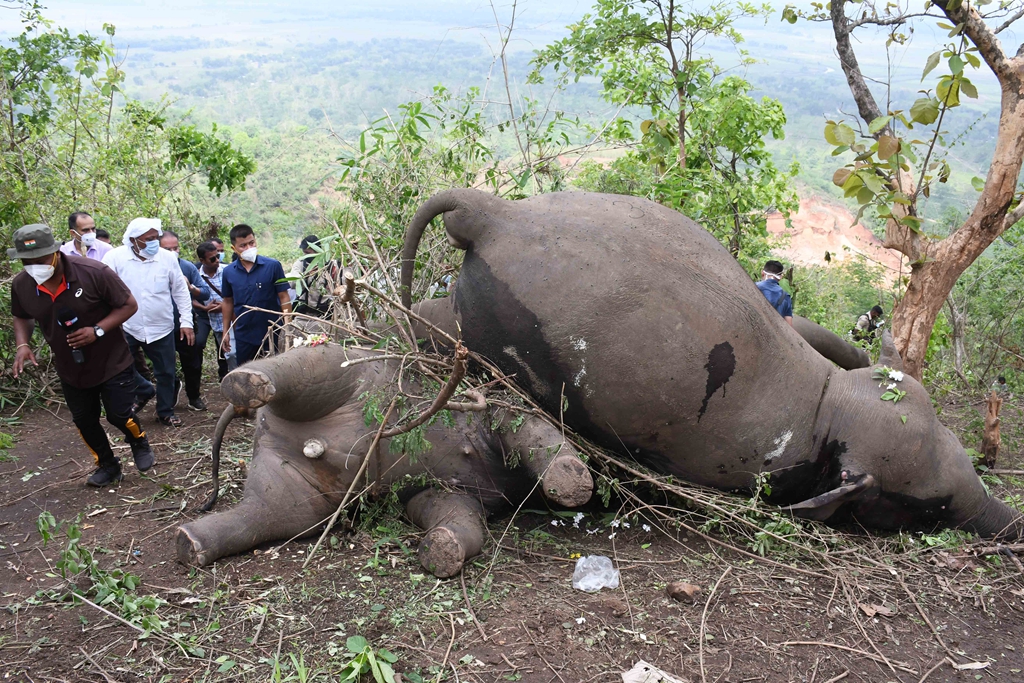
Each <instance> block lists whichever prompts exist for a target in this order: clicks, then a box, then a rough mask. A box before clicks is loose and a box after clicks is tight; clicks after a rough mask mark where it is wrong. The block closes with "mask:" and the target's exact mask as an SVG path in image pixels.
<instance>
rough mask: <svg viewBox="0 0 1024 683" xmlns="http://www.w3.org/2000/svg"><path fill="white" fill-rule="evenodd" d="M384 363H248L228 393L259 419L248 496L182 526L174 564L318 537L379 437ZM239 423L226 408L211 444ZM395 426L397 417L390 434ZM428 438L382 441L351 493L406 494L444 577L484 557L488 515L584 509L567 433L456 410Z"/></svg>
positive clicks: (580, 467)
mask: <svg viewBox="0 0 1024 683" xmlns="http://www.w3.org/2000/svg"><path fill="white" fill-rule="evenodd" d="M379 355H380V354H379V352H370V351H366V350H359V349H351V348H349V349H345V348H343V347H341V346H338V345H336V344H327V345H323V346H318V347H315V348H309V347H303V348H298V349H293V350H290V351H288V352H286V353H284V354H281V355H278V356H274V357H272V358H267V359H263V360H258V361H254V362H251V363H247V364H246V365H244V366H242V367H241V368H239V369H237V370H235V371H233V372H231V373H229V374H228V375H227V376H226V377H225V378H224V381H223V383H222V385H221V389H222V391H223V392H224V394H225V395H226V396H227V398H228V400H229V401H231V404H232V406H234V407H237V408H238V409H239V411H238V412H242V409H249V410H255V411H256V412H255V421H256V434H255V437H254V444H253V458H252V462H251V464H250V465H249V468H248V476H247V479H246V482H245V491H244V494H243V497H242V500H241V502H240V503H238V504H237V505H235V506H234V507H232V508H230V509H227V510H224V511H219V512H216V513H214V514H210V515H206V516H204V517H200V518H199V519H196V520H195V521H192V522H189V523H188V524H185V525H182V526H181V527H180V528H179V529H178V531H177V535H176V542H177V549H178V558H179V560H181V561H182V562H183V563H185V564H190V565H207V564H210V563H211V562H214V561H215V560H217V559H218V558H220V557H224V556H225V555H232V554H236V553H241V552H245V551H247V550H250V549H252V548H254V547H256V546H258V545H260V544H263V543H267V542H271V541H285V540H288V539H290V538H295V537H301V536H305V535H309V534H312V533H319V532H320V530H321V529H322V528H323V525H324V522H325V521H326V520H327V519H328V518H329V517H330V516H331V515H332V513H333V512H334V511H335V510H336V509H337V507H338V506H339V504H340V503H341V502H342V499H343V497H344V494H345V492H346V491H347V490H348V489H349V487H350V486H351V485H352V484H353V481H354V480H355V479H356V475H357V472H358V471H359V468H360V465H361V464H362V463H363V462H364V460H365V459H366V458H367V453H368V451H369V449H370V446H371V444H372V443H373V441H374V437H375V435H376V434H377V432H378V428H379V424H378V423H376V422H375V421H374V420H373V419H372V418H371V419H370V420H369V422H370V424H367V420H366V418H365V417H364V410H365V409H366V404H367V401H368V400H370V399H371V398H372V397H374V396H375V395H376V396H377V398H378V400H384V405H382V406H379V408H380V410H381V411H383V410H385V409H386V407H387V404H388V403H389V401H390V399H386V400H385V399H381V396H382V395H383V394H380V392H381V391H383V390H384V389H386V388H388V387H391V386H393V384H394V381H395V379H396V375H397V372H398V365H399V364H398V363H397V362H396V361H394V360H374V361H371V362H365V359H368V358H373V357H375V356H379ZM403 383H404V384H403V386H404V388H405V390H406V391H409V392H411V393H412V394H414V395H415V394H426V393H427V392H426V391H425V390H424V389H423V387H421V386H419V385H418V384H416V382H415V381H414V380H412V379H410V378H409V377H408V376H406V377H405V378H404V380H403ZM460 403H464V402H461V401H460ZM233 414H235V409H234V408H233V407H231V406H229V408H228V410H227V411H225V416H224V417H223V418H222V420H221V422H220V423H218V432H217V434H216V435H215V441H217V442H219V440H220V438H221V436H222V435H223V430H224V429H225V428H226V427H227V423H228V422H229V421H230V417H231V416H232V415H233ZM397 418H398V412H397V411H396V412H395V413H394V414H392V416H391V419H390V420H389V427H394V425H395V424H396V422H397ZM446 422H447V423H448V424H446ZM423 437H424V439H426V441H427V442H429V443H430V448H429V449H428V450H426V451H424V452H420V453H412V454H410V453H406V452H404V451H402V450H401V449H392V448H391V445H392V444H391V441H392V440H391V439H389V438H383V439H381V441H380V447H379V448H378V449H377V450H376V452H375V453H374V454H373V455H372V456H370V457H369V459H368V460H366V463H367V469H366V473H365V475H363V476H361V477H360V479H359V480H357V481H355V490H356V492H359V491H362V489H363V487H364V486H365V485H366V483H367V482H376V483H377V486H378V487H379V490H380V491H382V492H387V491H389V490H390V489H391V487H392V486H393V485H397V486H398V487H400V488H401V489H402V490H401V491H400V494H399V495H400V497H401V499H402V500H403V501H406V503H407V507H406V511H407V514H408V516H409V518H410V519H411V521H412V522H413V523H415V524H417V525H419V526H420V527H422V528H423V529H425V530H427V534H426V536H425V537H424V539H423V541H422V542H421V544H420V548H419V555H420V560H421V562H422V563H423V566H424V567H425V568H427V569H428V570H429V571H431V572H433V573H434V574H435V575H436V576H439V577H447V576H453V575H454V574H457V573H458V572H459V571H460V570H461V567H462V563H463V562H464V561H465V560H466V559H467V558H469V557H472V556H473V555H476V554H477V553H479V552H480V549H481V547H482V545H483V541H484V538H485V537H486V527H485V526H484V520H485V517H486V516H487V515H488V514H490V513H494V512H500V511H503V510H506V509H508V508H509V507H510V506H515V505H518V504H519V503H520V502H521V501H523V500H524V499H525V498H526V497H527V496H528V495H530V494H531V493H532V492H533V491H535V490H536V491H537V492H538V493H540V494H541V495H543V496H544V497H546V498H547V499H548V500H550V501H551V502H553V503H556V504H558V505H564V506H566V507H578V506H580V505H583V504H584V503H586V502H587V501H588V500H589V499H590V496H591V493H592V491H593V485H594V483H593V478H592V477H591V474H590V471H589V470H588V469H587V467H586V465H584V464H583V462H582V461H581V460H580V459H579V457H578V454H577V453H576V451H575V449H574V448H573V447H572V445H571V444H568V443H564V440H563V438H562V432H561V430H560V429H557V428H555V427H554V426H552V425H551V424H549V423H548V422H546V421H544V420H541V419H540V418H537V417H526V419H525V420H524V419H523V416H521V415H520V416H516V415H513V414H509V413H507V412H505V411H503V410H500V409H496V410H491V409H487V410H486V411H484V412H452V413H451V419H450V420H445V419H437V420H435V421H434V422H433V423H428V424H427V426H426V427H425V428H424V431H423ZM392 450H394V451H395V452H392ZM513 455H514V456H516V459H515V460H514V461H513V457H512V456H513ZM428 484H436V485H437V486H440V487H441V490H434V489H432V488H430V487H429V486H428ZM211 503H212V501H211Z"/></svg>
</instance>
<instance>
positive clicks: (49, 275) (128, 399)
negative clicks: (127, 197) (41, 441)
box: [7, 225, 154, 486]
mask: <svg viewBox="0 0 1024 683" xmlns="http://www.w3.org/2000/svg"><path fill="white" fill-rule="evenodd" d="M58 250H59V245H58V244H57V243H56V242H55V241H54V239H53V233H52V232H51V231H50V228H49V227H48V226H45V225H26V226H25V227H23V228H20V229H19V230H17V231H16V232H15V233H14V248H13V249H8V250H7V257H8V258H11V259H21V262H22V264H24V266H25V269H24V270H23V271H22V272H20V273H18V274H17V275H15V276H14V280H13V281H12V282H11V313H12V314H13V316H14V342H15V344H16V345H17V346H16V347H15V353H14V376H15V378H17V376H18V375H19V374H21V372H22V370H23V369H24V368H25V365H26V364H28V363H31V364H32V365H38V363H36V358H35V355H34V354H33V353H32V347H31V345H30V340H31V338H32V331H33V330H34V329H35V325H36V323H39V326H40V327H41V328H42V331H43V337H44V338H45V339H46V342H47V343H48V344H49V345H50V349H51V351H52V353H53V361H54V365H55V366H56V368H57V376H58V377H59V378H60V383H61V388H62V389H63V391H64V400H65V402H66V403H67V405H68V409H69V410H70V411H71V418H72V419H73V420H74V422H75V426H76V427H78V432H79V434H81V436H82V441H84V442H85V445H86V447H87V448H88V449H89V452H90V453H91V454H92V457H93V460H94V461H95V462H96V471H95V472H93V473H92V474H91V475H90V476H89V478H88V479H87V480H86V483H87V484H88V485H89V486H108V485H110V484H113V483H116V482H118V481H121V479H122V477H123V474H122V472H121V462H120V460H119V459H118V457H117V456H116V455H114V451H113V450H112V449H111V448H110V441H109V440H108V439H107V433H106V432H105V431H104V430H103V426H102V425H101V424H100V407H101V406H102V408H103V410H104V411H106V414H107V422H109V423H110V424H112V425H114V426H115V427H117V428H118V429H119V430H120V431H121V433H123V434H124V438H125V442H126V443H127V444H128V445H129V447H130V448H131V451H132V457H133V458H134V460H135V466H136V467H138V469H139V472H146V471H147V470H149V469H150V468H151V467H152V466H153V462H154V457H153V449H152V448H150V446H149V440H148V439H147V438H146V433H145V432H144V431H143V430H142V427H141V425H140V424H139V423H138V421H137V419H136V417H135V414H134V413H133V412H132V402H133V401H134V398H135V373H134V371H133V370H132V357H131V354H130V353H129V352H128V344H127V342H126V341H125V337H124V334H123V333H122V332H121V324H122V323H124V322H125V321H126V320H128V318H129V317H130V316H132V315H133V314H134V313H135V312H136V310H138V304H137V303H136V301H135V297H133V296H132V293H131V292H130V291H129V290H128V287H127V286H125V284H124V282H122V281H121V279H120V278H119V277H117V275H116V274H115V273H114V271H112V270H111V269H110V268H107V267H105V266H104V265H102V264H101V263H100V262H99V261H96V260H94V259H88V258H74V257H71V256H68V255H67V254H62V253H58Z"/></svg>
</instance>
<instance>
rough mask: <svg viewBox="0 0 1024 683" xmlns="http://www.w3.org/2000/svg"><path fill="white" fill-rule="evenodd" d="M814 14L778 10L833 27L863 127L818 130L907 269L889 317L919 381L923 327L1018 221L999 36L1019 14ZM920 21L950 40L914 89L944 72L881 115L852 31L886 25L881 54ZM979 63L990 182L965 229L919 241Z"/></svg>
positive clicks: (1020, 121)
mask: <svg viewBox="0 0 1024 683" xmlns="http://www.w3.org/2000/svg"><path fill="white" fill-rule="evenodd" d="M986 6H988V7H990V9H989V10H988V11H984V10H985V8H986ZM814 8H815V9H814V10H813V11H812V12H806V13H805V12H802V11H799V10H797V9H796V8H794V7H787V8H786V10H785V11H784V13H783V18H784V19H786V20H788V21H790V22H795V21H796V20H797V19H798V18H800V17H805V18H808V19H811V20H814V21H825V22H830V23H831V24H832V28H833V32H834V34H835V41H836V52H837V54H838V55H839V62H840V65H841V66H842V69H843V73H844V74H845V75H846V80H847V83H848V84H849V87H850V92H851V94H852V95H853V98H854V101H855V102H856V104H857V109H858V114H859V116H860V118H861V119H862V121H863V124H864V125H865V126H866V128H864V129H862V131H861V132H860V134H858V133H857V132H856V131H854V129H853V128H852V127H851V126H849V125H847V124H846V123H843V122H836V121H829V122H828V123H827V125H826V129H825V137H826V139H827V140H828V141H829V142H830V143H832V144H833V145H835V147H836V154H841V153H844V152H850V153H852V154H853V155H855V158H854V160H853V161H852V162H851V163H849V164H848V165H847V166H846V167H845V168H842V169H839V170H838V171H836V174H835V177H834V178H833V182H835V183H836V184H837V185H839V186H840V187H842V188H843V190H844V192H845V194H846V196H847V197H855V198H856V200H857V201H858V202H859V203H860V204H861V207H862V211H863V210H864V209H865V208H868V207H873V208H874V210H876V211H877V213H878V215H879V216H880V217H881V218H883V219H885V221H886V229H885V240H884V242H885V246H886V247H888V248H890V249H895V250H896V251H899V252H900V253H902V254H904V255H905V256H906V257H907V258H908V260H909V261H910V269H911V270H910V278H909V281H908V283H907V290H906V293H905V294H904V295H903V297H902V298H901V299H900V301H899V302H898V304H897V306H896V308H895V310H894V311H893V316H892V330H893V335H894V338H895V341H896V345H897V348H898V349H899V351H900V353H901V355H902V356H903V358H904V362H905V365H906V369H907V371H908V372H910V374H912V375H913V376H914V377H916V378H917V379H921V373H922V370H923V364H924V358H925V354H926V352H927V350H928V341H929V338H930V337H931V333H932V327H933V326H934V324H935V320H936V317H937V316H938V314H939V312H940V310H941V309H942V306H943V304H944V303H945V302H946V298H947V296H948V295H949V293H950V291H951V290H952V288H953V285H954V284H955V283H956V281H957V279H958V278H959V277H960V275H961V274H962V273H963V272H964V271H965V270H966V269H967V267H968V266H970V265H971V263H973V262H974V260H975V259H977V258H978V257H979V256H980V255H981V254H982V252H984V251H985V249H986V248H988V246H989V245H991V244H992V242H993V241H994V240H995V239H996V238H997V237H999V235H1001V234H1002V233H1003V232H1004V231H1005V230H1006V229H1007V228H1009V227H1011V226H1013V225H1014V224H1015V223H1016V222H1017V221H1019V220H1020V219H1021V217H1022V216H1024V204H1022V203H1020V201H1019V200H1020V197H1019V188H1018V180H1019V178H1020V172H1021V164H1022V162H1024V51H1021V50H1018V51H1017V53H1016V55H1008V54H1007V53H1006V52H1005V51H1004V50H1003V47H1002V45H1001V44H1000V42H999V38H998V34H999V33H1001V32H1003V31H1004V30H1006V29H1007V28H1008V27H1009V26H1010V25H1012V24H1013V23H1014V22H1015V21H1017V20H1018V19H1020V18H1021V17H1022V16H1024V5H1022V3H1021V2H1020V1H1019V0H1017V1H1014V2H1004V3H1000V4H998V5H991V4H990V3H989V2H973V3H969V2H966V1H964V0H939V1H937V2H926V3H925V7H924V10H923V11H922V12H910V11H908V10H906V9H905V7H904V6H903V5H902V4H897V3H888V4H886V5H884V6H881V7H876V6H875V4H874V3H873V2H852V1H850V0H832V2H831V3H830V4H829V5H822V4H818V3H815V4H814ZM929 17H935V18H940V19H945V20H947V21H948V23H943V22H940V23H939V24H938V25H939V27H940V28H942V29H944V30H946V31H948V33H949V35H948V38H949V42H948V43H947V44H946V45H944V46H943V47H941V48H940V49H939V50H937V51H936V52H934V53H933V54H932V55H931V56H930V57H929V58H928V60H927V62H926V64H925V66H924V74H923V76H922V81H923V80H924V79H925V78H927V77H928V76H929V74H931V73H932V71H933V70H935V69H936V68H938V67H939V66H940V64H941V65H943V67H944V68H942V69H940V71H939V72H938V73H939V75H938V77H937V79H935V80H933V81H932V82H931V83H930V84H929V85H933V88H932V89H929V90H927V91H925V92H924V93H923V96H922V97H920V98H918V99H917V100H916V101H914V102H913V103H912V104H911V106H910V107H909V108H905V109H896V108H893V109H891V110H889V111H883V110H882V109H881V108H880V106H879V105H878V101H877V100H876V97H875V94H874V93H873V92H872V89H871V87H869V85H868V79H866V78H865V76H864V74H863V73H862V72H861V69H860V65H859V63H858V61H857V55H856V53H855V52H854V48H853V41H852V36H853V34H854V31H856V30H857V29H861V28H862V27H871V26H874V27H884V28H885V30H886V31H888V33H889V44H890V45H891V44H893V43H899V44H902V43H904V42H906V41H907V40H908V39H909V35H910V34H911V33H912V31H913V26H912V24H913V22H915V21H921V20H927V18H929ZM982 62H984V64H985V68H988V69H989V70H990V71H991V72H992V73H993V74H994V75H995V77H996V79H997V80H998V82H999V86H1000V97H1001V99H1000V112H999V127H998V133H997V138H996V144H995V151H994V152H993V155H992V161H991V165H990V167H989V171H988V175H987V177H986V178H985V179H984V180H982V179H980V178H978V179H976V181H975V187H976V188H977V189H978V190H979V191H980V195H979V196H978V200H977V202H976V204H975V205H974V208H973V210H971V211H970V213H969V215H967V217H966V218H965V219H964V220H963V222H962V223H961V224H960V225H959V226H957V227H956V228H955V229H954V230H952V231H951V232H950V234H949V235H948V236H945V237H942V236H937V235H929V234H926V233H925V232H924V231H923V230H922V216H921V214H920V213H919V210H918V205H919V199H920V198H921V197H927V196H929V194H930V193H931V191H932V189H933V188H934V187H935V183H943V182H946V180H947V179H948V178H949V174H950V170H951V169H950V165H949V162H948V161H947V159H946V155H945V154H944V153H943V147H944V145H945V140H946V134H947V130H946V128H948V125H949V118H950V114H951V112H952V110H953V109H955V108H956V107H957V106H959V104H960V98H961V97H962V96H965V97H972V98H974V97H977V96H978V93H977V89H976V88H975V86H974V84H973V83H971V81H970V79H969V78H968V77H967V70H968V69H980V68H982ZM933 78H935V77H934V76H933ZM855 125H856V123H855ZM858 127H860V126H858Z"/></svg>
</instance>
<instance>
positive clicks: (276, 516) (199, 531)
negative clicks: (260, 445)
mask: <svg viewBox="0 0 1024 683" xmlns="http://www.w3.org/2000/svg"><path fill="white" fill-rule="evenodd" d="M257 438H258V436H257ZM334 507H335V506H334V505H332V504H331V503H330V502H329V501H328V500H327V499H326V498H325V497H324V496H323V495H322V494H321V493H320V492H319V491H317V490H316V489H315V488H314V487H313V485H312V484H311V483H310V482H309V481H307V480H306V479H305V478H304V477H303V476H302V475H301V473H299V472H298V471H297V470H296V469H295V467H294V466H292V465H290V464H289V463H288V462H287V461H286V460H284V459H283V458H281V456H280V455H279V454H278V453H276V452H274V451H271V450H265V449H261V452H257V455H256V456H255V457H254V458H253V461H252V465H251V466H250V472H249V479H248V481H247V482H246V485H245V495H244V496H243V498H242V501H241V502H240V503H239V504H238V505H236V506H235V507H233V508H231V509H229V510H225V511H223V512H217V513H214V514H211V515H206V516H204V517H200V518H199V519H197V520H195V521H194V522H189V523H188V524H184V525H182V526H181V527H179V528H178V531H177V533H176V534H175V544H176V545H177V553H178V560H179V561H180V562H182V563H183V564H186V565H190V566H200V567H203V566H206V565H208V564H211V563H213V562H216V561H217V560H218V559H220V558H221V557H225V556H227V555H235V554H238V553H244V552H247V551H249V550H251V549H252V548H254V547H256V546H258V545H260V544H261V543H267V542H269V541H285V540H288V539H290V538H293V537H295V536H301V535H303V534H312V533H314V532H315V531H316V530H317V529H318V528H319V526H320V523H321V522H323V521H324V520H325V519H326V518H327V517H329V516H330V515H331V513H332V512H333V511H334Z"/></svg>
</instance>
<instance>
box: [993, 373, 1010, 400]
mask: <svg viewBox="0 0 1024 683" xmlns="http://www.w3.org/2000/svg"><path fill="white" fill-rule="evenodd" d="M992 391H994V392H995V393H996V395H997V396H1006V394H1007V393H1008V392H1009V387H1007V386H1006V377H1004V376H1003V375H999V376H998V377H996V381H995V382H992Z"/></svg>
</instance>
